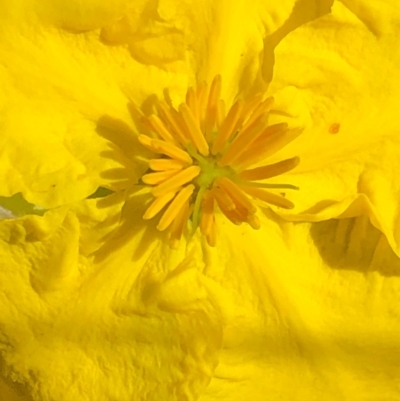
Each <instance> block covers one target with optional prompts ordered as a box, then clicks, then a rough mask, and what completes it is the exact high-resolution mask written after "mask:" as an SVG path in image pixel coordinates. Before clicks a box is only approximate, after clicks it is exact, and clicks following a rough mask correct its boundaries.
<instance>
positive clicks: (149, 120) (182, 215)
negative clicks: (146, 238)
mask: <svg viewBox="0 0 400 401" xmlns="http://www.w3.org/2000/svg"><path fill="white" fill-rule="evenodd" d="M220 95H221V76H219V75H218V76H216V77H215V78H214V80H213V82H212V84H211V86H210V87H208V85H207V84H206V83H202V84H200V85H198V86H197V88H189V89H188V91H187V94H186V102H185V103H182V104H181V105H180V106H179V107H178V109H175V108H174V107H172V106H170V105H168V104H167V103H165V102H162V101H161V102H159V103H158V104H157V114H153V115H150V116H148V117H143V122H144V124H145V125H146V126H147V127H148V128H149V129H150V130H151V131H152V132H153V133H154V134H156V135H155V136H154V137H150V136H147V135H140V136H139V141H140V143H141V144H142V145H144V146H145V147H146V148H148V149H149V150H151V151H153V152H154V153H157V154H159V155H160V157H159V158H157V159H152V160H150V161H149V169H150V170H151V172H149V173H147V174H145V175H143V177H142V182H143V183H144V184H146V185H150V186H152V190H151V193H152V195H153V197H154V200H153V202H152V203H151V204H150V205H149V207H148V208H147V210H146V212H145V214H144V215H143V218H144V219H151V218H153V217H155V216H156V215H158V214H159V213H161V212H162V216H161V218H160V221H159V223H158V225H157V228H158V230H160V231H164V230H167V229H169V230H170V244H171V246H173V247H174V246H176V245H177V243H178V242H179V240H180V239H181V237H182V234H183V231H184V229H185V226H186V223H187V221H188V220H191V222H192V232H194V231H195V230H196V229H197V228H200V231H201V233H202V234H203V235H204V236H205V237H206V239H207V242H208V244H209V245H210V246H214V245H215V243H216V223H215V213H218V212H222V213H223V214H224V215H225V216H226V217H227V218H228V219H229V220H230V221H231V222H232V223H234V224H241V223H247V224H249V225H250V226H251V227H252V228H254V229H258V228H259V227H260V221H259V219H258V218H257V216H256V212H257V207H256V204H255V203H257V204H259V203H267V204H272V205H275V206H278V207H282V208H286V209H291V208H293V206H294V205H293V203H292V202H291V201H290V200H288V199H286V198H284V197H283V196H281V195H278V194H275V193H273V192H270V191H268V190H266V188H270V189H271V188H272V189H278V188H286V189H297V188H296V187H294V186H292V185H288V184H268V183H265V182H264V181H265V180H266V179H268V178H271V177H275V176H278V175H281V174H284V173H286V172H288V171H290V170H292V169H293V168H295V167H296V166H297V165H298V163H299V158H298V157H293V158H290V159H286V160H283V161H280V162H278V163H274V164H268V165H261V166H258V165H259V163H260V162H262V161H264V160H265V159H266V158H267V157H269V156H271V155H273V154H274V153H276V152H277V151H278V150H280V149H281V148H283V147H284V146H285V145H287V144H288V143H289V142H290V141H291V140H293V139H294V138H295V137H296V136H297V135H294V134H293V131H291V130H289V129H288V126H287V124H286V123H279V124H273V125H270V124H269V123H268V120H269V114H270V111H271V108H272V105H273V98H271V97H268V98H266V99H262V96H261V95H260V94H257V95H255V96H253V97H252V98H250V99H247V100H246V101H242V100H238V101H236V102H235V103H234V104H233V105H232V107H231V108H230V109H229V111H228V112H226V111H225V110H226V107H225V102H224V100H222V99H220ZM256 164H257V167H253V168H252V166H254V165H256Z"/></svg>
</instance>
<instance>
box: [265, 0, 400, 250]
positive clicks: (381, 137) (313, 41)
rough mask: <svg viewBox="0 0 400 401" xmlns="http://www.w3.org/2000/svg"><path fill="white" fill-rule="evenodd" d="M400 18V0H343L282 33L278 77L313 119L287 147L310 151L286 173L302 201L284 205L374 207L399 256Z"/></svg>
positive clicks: (297, 212)
mask: <svg viewBox="0 0 400 401" xmlns="http://www.w3.org/2000/svg"><path fill="white" fill-rule="evenodd" d="M399 21H400V13H399V8H398V5H397V3H396V2H395V1H383V2H378V1H357V2H343V3H338V2H336V3H335V4H334V6H333V8H332V14H329V15H326V16H324V17H321V18H319V19H317V20H315V21H313V22H310V23H309V24H306V25H304V26H303V27H300V28H299V29H298V30H296V31H294V32H292V33H291V34H289V35H288V36H287V37H286V38H285V39H284V40H282V42H281V43H280V44H279V45H278V47H277V49H276V54H275V56H276V64H275V71H274V74H275V75H274V79H273V81H272V83H271V91H272V93H274V94H275V97H276V99H277V102H278V103H280V106H279V107H280V111H285V112H287V113H288V115H290V118H293V120H294V121H296V122H297V124H299V125H303V126H305V127H306V129H305V131H304V135H303V137H302V138H299V139H298V140H296V141H295V142H293V143H292V144H291V145H290V146H288V147H287V149H286V151H284V152H283V153H285V152H287V153H288V154H297V155H299V156H300V158H301V163H300V165H299V167H298V169H297V170H296V171H295V173H293V175H291V176H290V177H289V176H288V177H287V178H288V180H289V181H290V183H291V184H295V185H298V186H299V187H300V191H298V192H291V199H292V200H293V202H294V203H295V205H296V208H295V209H294V210H293V211H290V212H286V211H282V212H279V213H280V214H282V215H285V216H286V217H287V218H289V219H294V220H310V221H319V220H325V219H329V218H332V217H338V216H351V215H353V216H354V215H360V214H368V215H369V216H370V217H371V220H372V221H373V224H374V225H375V226H376V227H378V228H379V229H380V230H382V231H383V232H384V233H385V235H386V236H387V238H388V240H389V243H390V244H391V246H392V247H393V249H394V250H395V251H396V252H397V253H398V254H400V236H399V235H400V233H399V230H398V228H397V227H398V225H399V220H398V214H399V209H398V207H399V202H398V198H399V190H400V186H399V185H400V183H399V180H398V177H397V173H396V172H397V168H396V166H398V163H399V151H400V144H399V140H398V136H399V132H400V125H399V119H398V118H397V113H398V110H399V107H400V100H399V99H400V70H399V67H398V66H399V63H400V52H399V47H398V45H397V42H398V39H397V38H398V35H399V26H400V25H399ZM279 107H278V109H279ZM282 157H283V156H282Z"/></svg>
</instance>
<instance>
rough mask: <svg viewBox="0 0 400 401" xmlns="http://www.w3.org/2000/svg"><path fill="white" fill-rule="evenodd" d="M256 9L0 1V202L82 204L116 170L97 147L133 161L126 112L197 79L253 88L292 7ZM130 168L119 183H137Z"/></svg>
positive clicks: (115, 160) (136, 166)
mask: <svg viewBox="0 0 400 401" xmlns="http://www.w3.org/2000/svg"><path fill="white" fill-rule="evenodd" d="M264 3H265V2H263V1H261V0H260V1H256V2H252V4H251V5H250V7H249V6H248V4H247V2H245V1H238V2H235V4H234V6H232V5H231V4H228V3H227V2H219V3H218V4H216V3H215V2H213V1H207V2H203V3H199V4H198V3H195V2H193V1H186V2H184V3H180V2H175V1H171V0H166V1H160V2H157V3H154V2H151V1H148V0H142V1H139V2H133V1H130V0H125V1H124V0H118V1H116V2H112V3H110V2H107V1H104V0H90V1H86V2H81V1H78V0H73V1H70V2H68V4H67V3H65V2H63V1H50V0H48V1H47V0H46V1H35V0H32V1H29V0H25V1H22V2H18V3H15V2H14V3H13V2H8V3H4V2H3V3H2V4H1V6H0V15H1V17H0V22H1V23H0V43H1V44H0V83H1V84H0V88H1V89H0V111H1V119H0V129H1V132H2V136H1V139H0V149H1V154H0V160H1V169H0V171H1V173H0V180H1V182H3V183H4V184H3V185H2V189H1V193H0V196H10V195H13V194H15V193H17V192H21V193H22V194H23V195H24V197H25V199H26V200H28V201H29V202H31V203H33V204H36V205H40V206H43V207H54V206H58V205H63V204H66V203H68V202H73V201H76V200H79V199H82V198H85V197H86V196H88V195H90V194H91V193H93V192H94V191H95V190H96V189H97V188H98V187H99V186H100V185H103V186H106V185H107V183H108V179H109V177H108V176H106V177H104V175H103V173H104V172H105V171H109V170H110V171H114V169H117V168H118V165H119V164H120V160H119V159H120V158H121V157H122V156H120V155H119V156H118V155H113V157H110V154H109V153H107V150H108V147H107V142H108V141H112V142H113V143H114V144H115V145H118V146H119V147H120V148H121V149H123V150H121V149H120V153H123V154H124V155H125V156H128V157H130V158H131V159H134V158H135V156H136V157H137V156H138V147H139V145H138V143H137V141H136V140H135V135H136V134H137V129H138V128H137V127H136V126H135V121H134V119H133V116H132V115H131V113H130V108H129V107H128V106H129V105H131V104H132V103H134V104H136V105H137V106H142V104H145V106H146V105H147V106H149V105H150V104H151V97H152V96H154V95H157V96H160V97H163V96H164V95H166V93H165V92H164V93H163V91H164V90H165V89H166V88H170V90H171V93H170V94H168V96H171V97H174V93H175V94H176V93H180V94H182V93H183V92H184V91H185V90H186V88H187V85H188V83H189V81H192V82H193V81H194V78H195V76H198V77H199V78H202V79H205V78H209V77H208V76H207V74H208V73H205V72H204V71H206V69H207V71H209V73H210V74H215V72H219V73H226V74H227V75H228V80H227V82H229V83H232V82H235V83H236V85H235V87H233V90H234V91H235V90H237V86H242V87H244V86H245V83H246V79H247V82H250V83H252V82H254V81H255V80H257V79H260V76H259V74H258V69H257V66H259V63H260V61H259V55H260V53H261V52H262V40H263V38H264V37H265V36H266V35H267V34H269V33H271V32H272V31H274V30H276V29H277V28H278V27H279V26H280V25H281V24H282V23H283V22H284V21H285V19H287V17H288V16H289V14H290V12H291V10H292V7H293V3H294V1H293V0H285V1H282V2H280V4H279V6H276V5H275V6H273V5H272V4H271V5H270V3H267V4H264ZM239 22H241V23H239ZM221 49H223V51H222V53H221V51H220V50H221ZM232 65H235V68H232ZM211 67H213V68H211ZM200 70H202V71H203V72H202V73H200ZM257 74H258V75H257ZM200 75H202V76H201V77H200ZM245 77H246V78H245ZM146 102H147V103H146ZM103 152H106V154H104V153H103ZM132 164H133V165H132V166H130V167H131V168H130V170H129V175H130V180H128V181H130V182H132V181H134V180H135V179H136V180H137V179H138V177H139V176H140V175H141V174H142V173H143V166H141V165H140V163H139V162H138V161H135V160H133V161H132ZM109 185H110V184H109ZM111 186H112V185H111Z"/></svg>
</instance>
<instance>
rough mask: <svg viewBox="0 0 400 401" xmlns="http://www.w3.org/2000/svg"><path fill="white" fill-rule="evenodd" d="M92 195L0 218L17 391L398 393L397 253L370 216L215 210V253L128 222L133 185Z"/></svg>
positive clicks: (38, 394)
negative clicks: (298, 217)
mask: <svg viewBox="0 0 400 401" xmlns="http://www.w3.org/2000/svg"><path fill="white" fill-rule="evenodd" d="M97 202H100V201H96V200H90V201H86V202H85V203H83V204H81V205H78V206H75V207H74V208H73V209H67V208H64V209H58V210H53V211H49V212H47V213H46V214H45V215H44V216H43V217H41V216H26V217H24V218H22V219H18V220H6V221H2V222H1V224H0V232H1V242H0V252H1V260H2V262H1V264H0V275H1V279H0V283H1V284H0V285H1V291H0V294H1V296H0V307H1V310H2V314H1V317H0V336H1V337H0V338H1V341H0V344H1V345H0V351H1V357H2V364H3V365H2V366H3V367H2V370H3V373H4V374H5V375H6V377H7V380H8V384H9V386H11V385H12V382H13V381H14V382H16V384H18V383H19V384H20V385H22V389H21V388H19V389H18V391H20V393H21V394H25V396H26V397H27V396H28V395H30V396H31V397H32V399H33V400H34V401H39V400H40V401H50V400H58V401H75V400H77V399H79V400H82V401H86V400H87V401H91V400H93V399H96V400H99V401H103V400H104V401H108V400H110V399H116V400H119V401H125V400H132V398H135V399H137V400H148V399H161V400H166V401H167V400H168V401H169V400H171V401H178V400H179V401H181V400H194V399H200V400H204V401H209V400H221V399H226V400H229V401H234V400H238V401H239V400H240V401H241V400H243V399H245V398H249V397H251V399H253V400H260V401H262V400H264V399H265V394H269V395H270V398H271V399H279V398H281V399H288V400H293V401H297V400H298V401H302V400H305V399H324V400H328V401H329V400H332V401H333V400H335V401H336V400H337V399H338V397H339V398H341V399H366V398H368V397H369V398H370V399H388V400H389V399H396V395H397V394H398V382H396V381H395V380H393V378H395V377H397V376H398V375H399V373H400V372H399V366H398V358H397V355H398V352H399V351H400V342H399V339H398V336H397V335H396V333H397V332H398V331H399V329H400V313H399V308H398V306H397V305H398V304H399V301H400V299H399V297H400V295H399V294H400V291H399V290H400V288H399V286H400V282H399V275H400V262H399V259H398V258H397V256H395V255H394V253H393V251H392V250H391V248H390V246H389V245H388V243H387V240H386V238H385V237H384V236H383V235H381V233H380V232H379V231H378V230H376V229H375V228H374V227H373V226H372V225H371V224H370V223H369V222H368V219H367V218H365V217H361V218H357V219H355V218H354V219H341V220H329V221H326V222H321V223H314V224H310V223H292V222H283V221H280V220H276V219H275V218H274V216H273V215H272V214H270V215H267V216H264V217H263V221H262V223H263V224H262V228H261V230H260V231H259V232H255V231H253V230H251V229H249V228H248V227H246V226H239V227H236V226H235V227H233V228H232V226H231V225H230V223H228V222H226V220H225V219H224V218H221V219H220V218H218V227H219V230H220V232H221V233H223V235H221V236H220V237H219V245H218V248H217V249H216V250H213V249H211V248H208V247H206V246H202V244H201V242H200V240H199V239H198V238H194V239H193V240H192V241H191V242H188V243H186V244H183V243H182V244H181V247H180V248H179V249H178V250H176V251H171V250H170V249H169V248H168V246H167V245H163V243H162V242H159V241H158V240H155V239H154V237H155V235H156V232H157V231H156V228H155V226H151V224H148V223H144V222H139V223H138V224H137V225H135V226H134V228H133V230H132V229H131V230H129V225H130V226H131V227H132V218H133V217H134V216H137V215H138V212H142V211H143V210H144V207H143V199H142V198H141V196H139V195H138V196H137V197H136V198H132V199H131V200H130V201H129V202H128V203H127V204H126V206H125V207H124V209H123V210H122V213H120V208H119V206H115V207H110V208H106V209H99V208H98V205H99V203H97ZM101 202H102V201H101ZM116 216H117V217H118V218H120V221H121V223H120V224H119V225H116V224H117V223H116V221H117V220H118V219H117V220H116V219H115V217H116ZM228 224H229V226H228ZM65 244H68V245H67V246H66V245H65ZM238 244H240V246H238ZM14 386H15V384H14Z"/></svg>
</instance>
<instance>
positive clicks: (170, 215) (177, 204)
mask: <svg viewBox="0 0 400 401" xmlns="http://www.w3.org/2000/svg"><path fill="white" fill-rule="evenodd" d="M193 191H194V185H188V186H187V187H185V188H183V189H181V190H180V191H179V192H178V195H176V196H175V198H174V200H173V201H172V202H171V203H170V205H169V206H168V208H167V210H166V211H165V213H164V214H163V216H162V217H161V219H160V221H159V223H158V225H157V229H158V230H159V231H164V230H166V229H167V228H168V227H169V226H170V225H171V223H172V221H173V220H174V219H175V218H176V216H177V215H178V214H179V213H180V211H181V209H182V208H183V207H184V205H185V203H186V202H187V200H188V199H189V198H190V196H191V195H192V193H193Z"/></svg>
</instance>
